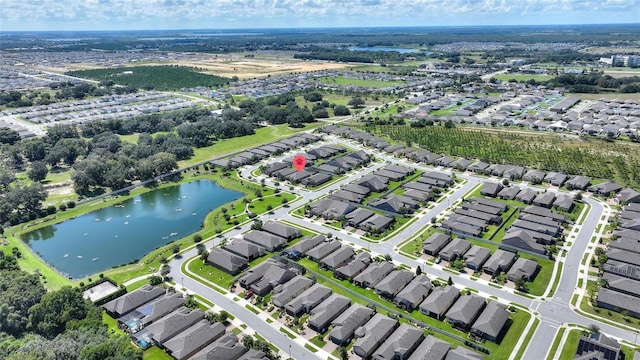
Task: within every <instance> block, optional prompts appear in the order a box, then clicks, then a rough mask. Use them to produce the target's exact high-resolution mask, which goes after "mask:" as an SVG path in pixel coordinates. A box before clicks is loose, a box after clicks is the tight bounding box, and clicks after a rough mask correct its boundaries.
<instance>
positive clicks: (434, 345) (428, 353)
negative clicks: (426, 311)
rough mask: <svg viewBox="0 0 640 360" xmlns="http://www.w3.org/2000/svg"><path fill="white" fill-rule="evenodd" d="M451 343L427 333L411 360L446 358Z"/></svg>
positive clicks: (440, 359) (442, 359)
mask: <svg viewBox="0 0 640 360" xmlns="http://www.w3.org/2000/svg"><path fill="white" fill-rule="evenodd" d="M450 349H451V344H449V343H448V342H446V341H442V340H440V339H438V338H437V337H435V336H433V335H427V337H425V338H424V340H423V341H422V343H420V345H419V346H418V347H417V348H416V350H415V351H414V352H413V354H412V355H411V357H409V360H444V358H445V356H447V352H449V350H450Z"/></svg>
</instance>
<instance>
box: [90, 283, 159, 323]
mask: <svg viewBox="0 0 640 360" xmlns="http://www.w3.org/2000/svg"><path fill="white" fill-rule="evenodd" d="M165 292H166V290H165V289H164V288H163V287H160V286H151V285H149V284H145V285H143V286H142V287H141V288H139V289H137V290H135V291H132V292H130V293H128V294H124V295H122V296H120V297H118V298H115V299H113V300H111V301H109V302H108V303H106V304H104V305H103V306H102V307H103V308H104V309H105V310H106V311H107V313H108V314H109V315H111V317H113V318H119V317H121V316H123V315H125V314H128V313H129V312H131V311H133V310H135V309H136V308H138V307H140V306H141V305H143V304H146V303H148V302H151V301H153V300H155V299H157V298H159V297H160V296H162V295H164V294H165Z"/></svg>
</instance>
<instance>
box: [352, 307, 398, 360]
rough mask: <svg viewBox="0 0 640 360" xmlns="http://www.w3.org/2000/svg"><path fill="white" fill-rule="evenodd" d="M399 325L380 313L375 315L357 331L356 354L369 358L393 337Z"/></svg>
mask: <svg viewBox="0 0 640 360" xmlns="http://www.w3.org/2000/svg"><path fill="white" fill-rule="evenodd" d="M397 324H398V321H397V320H394V319H391V318H390V317H388V316H386V315H383V314H380V313H377V314H375V315H374V316H373V317H372V318H371V320H369V321H367V323H366V324H364V326H361V327H359V328H358V329H356V331H355V337H356V338H357V340H356V342H355V343H354V344H353V350H354V352H355V353H356V354H358V355H359V356H361V357H364V358H366V357H368V356H369V355H371V354H372V353H373V351H374V350H375V349H377V348H378V346H380V344H382V343H383V342H384V339H386V338H387V337H388V336H389V335H391V333H392V332H393V330H394V329H395V328H396V325H397Z"/></svg>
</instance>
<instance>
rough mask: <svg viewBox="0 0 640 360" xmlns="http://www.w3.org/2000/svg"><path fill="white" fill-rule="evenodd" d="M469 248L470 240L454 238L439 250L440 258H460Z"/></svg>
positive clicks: (449, 259) (452, 259)
mask: <svg viewBox="0 0 640 360" xmlns="http://www.w3.org/2000/svg"><path fill="white" fill-rule="evenodd" d="M470 248H471V242H469V241H467V240H463V239H460V238H454V239H453V240H451V242H450V243H449V244H447V246H445V247H444V249H442V251H440V254H439V256H440V258H441V259H443V260H446V261H449V262H451V261H454V260H456V259H458V258H461V257H462V255H464V253H466V252H467V250H469V249H470Z"/></svg>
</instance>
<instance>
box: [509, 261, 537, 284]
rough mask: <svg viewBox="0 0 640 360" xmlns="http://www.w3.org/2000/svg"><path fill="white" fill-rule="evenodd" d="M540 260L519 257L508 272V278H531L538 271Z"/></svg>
mask: <svg viewBox="0 0 640 360" xmlns="http://www.w3.org/2000/svg"><path fill="white" fill-rule="evenodd" d="M537 268H538V262H537V261H535V260H531V259H525V258H522V257H521V258H518V260H516V262H515V263H513V265H512V266H511V269H509V272H507V279H509V280H511V281H515V279H521V278H524V279H531V277H532V276H533V275H534V274H535V273H536V269H537Z"/></svg>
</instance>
